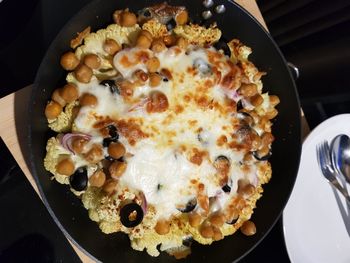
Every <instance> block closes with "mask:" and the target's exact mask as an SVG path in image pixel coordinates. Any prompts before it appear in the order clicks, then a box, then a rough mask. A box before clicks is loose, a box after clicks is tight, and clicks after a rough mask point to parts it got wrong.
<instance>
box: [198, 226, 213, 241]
mask: <svg viewBox="0 0 350 263" xmlns="http://www.w3.org/2000/svg"><path fill="white" fill-rule="evenodd" d="M199 233H200V234H201V235H202V237H204V238H212V237H213V236H214V230H213V227H212V226H211V225H209V224H205V223H203V224H202V226H201V228H200V229H199Z"/></svg>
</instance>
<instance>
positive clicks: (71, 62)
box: [60, 51, 79, 70]
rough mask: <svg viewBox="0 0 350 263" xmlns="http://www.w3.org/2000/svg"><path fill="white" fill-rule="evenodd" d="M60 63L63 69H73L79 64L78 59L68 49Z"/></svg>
mask: <svg viewBox="0 0 350 263" xmlns="http://www.w3.org/2000/svg"><path fill="white" fill-rule="evenodd" d="M60 63H61V66H62V68H64V69H65V70H74V69H75V68H76V67H77V66H78V65H79V59H78V58H77V56H76V55H75V54H74V53H73V52H71V51H69V52H67V53H65V54H63V56H62V57H61V60H60Z"/></svg>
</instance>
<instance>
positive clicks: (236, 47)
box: [227, 39, 252, 63]
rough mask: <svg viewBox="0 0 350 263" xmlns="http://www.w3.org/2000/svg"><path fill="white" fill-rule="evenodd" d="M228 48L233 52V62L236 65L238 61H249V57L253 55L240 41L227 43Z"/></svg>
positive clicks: (233, 40) (234, 40)
mask: <svg viewBox="0 0 350 263" xmlns="http://www.w3.org/2000/svg"><path fill="white" fill-rule="evenodd" d="M227 45H228V47H229V48H230V51H231V60H232V61H233V62H234V63H237V62H238V61H247V60H248V57H249V55H250V54H251V53H252V49H251V48H250V47H247V46H245V45H244V44H243V43H242V42H241V41H239V40H238V39H232V40H231V41H230V42H228V43H227Z"/></svg>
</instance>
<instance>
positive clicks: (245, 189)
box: [237, 179, 255, 196]
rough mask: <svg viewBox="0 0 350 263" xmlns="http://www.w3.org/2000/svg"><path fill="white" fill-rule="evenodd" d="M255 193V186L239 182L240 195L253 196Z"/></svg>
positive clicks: (242, 181) (243, 181) (238, 191)
mask: <svg viewBox="0 0 350 263" xmlns="http://www.w3.org/2000/svg"><path fill="white" fill-rule="evenodd" d="M254 192H255V187H254V185H252V184H250V183H249V182H247V181H245V180H242V179H240V180H238V189H237V193H238V194H240V195H248V196H251V195H252V194H253V193H254Z"/></svg>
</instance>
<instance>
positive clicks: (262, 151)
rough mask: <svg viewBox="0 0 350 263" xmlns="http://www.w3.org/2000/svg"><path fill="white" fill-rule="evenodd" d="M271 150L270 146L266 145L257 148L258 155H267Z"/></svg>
mask: <svg viewBox="0 0 350 263" xmlns="http://www.w3.org/2000/svg"><path fill="white" fill-rule="evenodd" d="M269 152H270V148H269V147H268V146H264V147H262V148H261V149H259V150H257V152H256V153H257V155H258V156H266V155H268V154H269Z"/></svg>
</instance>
